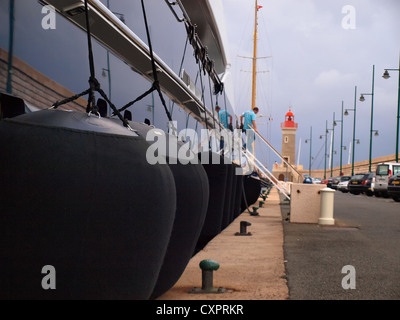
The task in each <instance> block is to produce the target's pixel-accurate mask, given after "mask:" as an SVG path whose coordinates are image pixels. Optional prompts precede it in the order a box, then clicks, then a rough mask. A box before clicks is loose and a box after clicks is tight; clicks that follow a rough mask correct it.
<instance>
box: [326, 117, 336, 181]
mask: <svg viewBox="0 0 400 320" xmlns="http://www.w3.org/2000/svg"><path fill="white" fill-rule="evenodd" d="M335 123H336V122H335V113H333V123H332V129H328V128H327V129H326V133H327V134H328V132H329V131H332V144H331V153H330V154H331V177H332V176H333V149H334V148H333V145H334V140H335Z"/></svg>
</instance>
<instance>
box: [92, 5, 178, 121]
mask: <svg viewBox="0 0 400 320" xmlns="http://www.w3.org/2000/svg"><path fill="white" fill-rule="evenodd" d="M86 1H87V0H86ZM141 2H142V10H143V18H144V24H145V27H146V34H147V42H148V45H149V51H150V58H151V66H152V69H153V78H154V85H155V87H156V89H157V92H158V95H159V97H160V100H161V102H162V104H163V107H164V109H165V112H166V114H167V117H168V120H169V121H170V122H172V117H171V114H170V113H169V111H168V108H167V106H166V104H165V100H164V97H163V95H162V93H161V89H160V84H159V82H158V76H157V69H156V63H155V60H154V55H153V47H152V45H151V37H150V31H149V26H148V23H147V15H146V8H145V6H144V0H142V1H141Z"/></svg>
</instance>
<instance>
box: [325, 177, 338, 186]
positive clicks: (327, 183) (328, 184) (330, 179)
mask: <svg viewBox="0 0 400 320" xmlns="http://www.w3.org/2000/svg"><path fill="white" fill-rule="evenodd" d="M335 178H336V177H330V178H328V179H326V186H327V187H328V188H330V187H331V186H332V181H333V179H335Z"/></svg>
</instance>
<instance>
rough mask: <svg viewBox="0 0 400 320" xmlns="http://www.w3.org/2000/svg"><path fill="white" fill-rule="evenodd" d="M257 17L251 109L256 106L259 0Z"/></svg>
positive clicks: (256, 6)
mask: <svg viewBox="0 0 400 320" xmlns="http://www.w3.org/2000/svg"><path fill="white" fill-rule="evenodd" d="M255 2H256V4H255V18H254V48H253V87H252V88H253V89H252V95H251V109H252V110H253V109H254V108H255V107H256V86H257V83H256V74H257V12H258V0H255Z"/></svg>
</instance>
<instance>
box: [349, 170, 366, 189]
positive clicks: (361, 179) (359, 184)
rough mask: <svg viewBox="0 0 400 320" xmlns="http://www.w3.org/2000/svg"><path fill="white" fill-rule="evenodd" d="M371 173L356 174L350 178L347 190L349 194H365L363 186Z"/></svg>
mask: <svg viewBox="0 0 400 320" xmlns="http://www.w3.org/2000/svg"><path fill="white" fill-rule="evenodd" d="M370 175H371V173H357V174H355V175H354V176H352V177H351V179H350V180H349V184H348V189H349V192H350V193H351V194H360V193H363V192H365V185H366V183H367V181H368V178H369V177H370Z"/></svg>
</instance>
